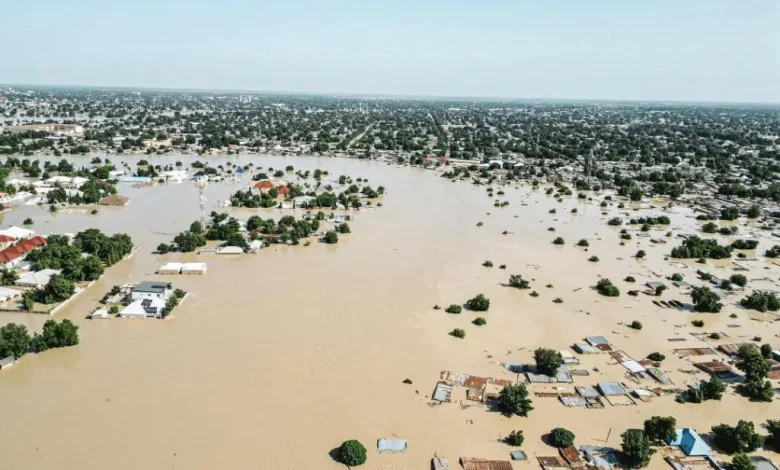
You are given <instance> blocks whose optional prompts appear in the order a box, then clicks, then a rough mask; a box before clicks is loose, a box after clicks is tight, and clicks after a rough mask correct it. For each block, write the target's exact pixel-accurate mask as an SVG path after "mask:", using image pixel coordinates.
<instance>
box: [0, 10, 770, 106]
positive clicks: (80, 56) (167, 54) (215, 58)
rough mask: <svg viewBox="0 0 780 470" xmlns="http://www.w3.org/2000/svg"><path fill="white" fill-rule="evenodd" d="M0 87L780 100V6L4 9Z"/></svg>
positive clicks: (0, 18)
mask: <svg viewBox="0 0 780 470" xmlns="http://www.w3.org/2000/svg"><path fill="white" fill-rule="evenodd" d="M0 3H2V8H0V12H1V13H0V83H6V84H31V85H79V86H111V87H148V88H179V89H181V88H186V89H218V90H252V91H259V92H305V93H323V94H331V93H333V94H369V95H402V96H410V95H416V96H447V97H457V96H462V97H493V98H525V99H594V100H652V101H726V102H771V103H778V102H780V26H778V25H780V1H778V0H653V1H644V0H642V1H640V0H556V1H547V0H538V1H534V2H531V1H523V0H481V1H478V0H474V1H461V0H392V1H387V0H385V1H383V0H361V1H358V0H332V1H330V0H319V1H315V0H284V1H274V2H269V1H265V0H211V1H206V0H132V1H130V0H68V1H62V0H24V1H12V0H0Z"/></svg>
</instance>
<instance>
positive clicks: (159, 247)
mask: <svg viewBox="0 0 780 470" xmlns="http://www.w3.org/2000/svg"><path fill="white" fill-rule="evenodd" d="M169 251H171V247H170V245H168V244H165V243H160V244H159V245H157V252H158V253H160V254H161V255H164V254H166V253H168V252H169Z"/></svg>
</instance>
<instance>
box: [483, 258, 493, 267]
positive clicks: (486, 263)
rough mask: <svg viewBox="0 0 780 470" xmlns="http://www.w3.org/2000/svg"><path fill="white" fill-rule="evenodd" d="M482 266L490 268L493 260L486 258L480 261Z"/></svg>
mask: <svg viewBox="0 0 780 470" xmlns="http://www.w3.org/2000/svg"><path fill="white" fill-rule="evenodd" d="M482 266H484V267H486V268H492V267H493V262H492V261H490V260H487V261H485V262H484V263H482Z"/></svg>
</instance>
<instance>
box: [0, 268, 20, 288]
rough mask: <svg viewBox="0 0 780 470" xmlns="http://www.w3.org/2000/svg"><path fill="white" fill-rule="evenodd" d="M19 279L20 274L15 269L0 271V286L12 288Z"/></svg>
mask: <svg viewBox="0 0 780 470" xmlns="http://www.w3.org/2000/svg"><path fill="white" fill-rule="evenodd" d="M18 279H19V274H18V273H17V272H16V271H14V270H13V269H3V270H2V271H0V285H3V286H12V285H14V284H15V283H16V281H17V280H18Z"/></svg>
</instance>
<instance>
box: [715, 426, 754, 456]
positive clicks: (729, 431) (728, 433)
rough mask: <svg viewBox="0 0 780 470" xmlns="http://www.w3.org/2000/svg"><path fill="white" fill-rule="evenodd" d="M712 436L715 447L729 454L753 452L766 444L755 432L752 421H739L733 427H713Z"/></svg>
mask: <svg viewBox="0 0 780 470" xmlns="http://www.w3.org/2000/svg"><path fill="white" fill-rule="evenodd" d="M712 434H713V436H714V439H713V441H714V443H715V445H716V446H718V447H719V448H720V449H721V450H722V451H723V452H725V453H727V454H734V453H737V452H753V451H754V450H756V449H758V448H759V447H761V445H762V444H763V443H764V439H763V438H762V437H761V435H759V434H758V433H757V432H756V431H755V428H754V427H753V423H752V422H750V421H744V420H739V422H738V423H737V425H736V426H733V427H732V426H729V425H727V424H718V425H717V426H713V427H712Z"/></svg>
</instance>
